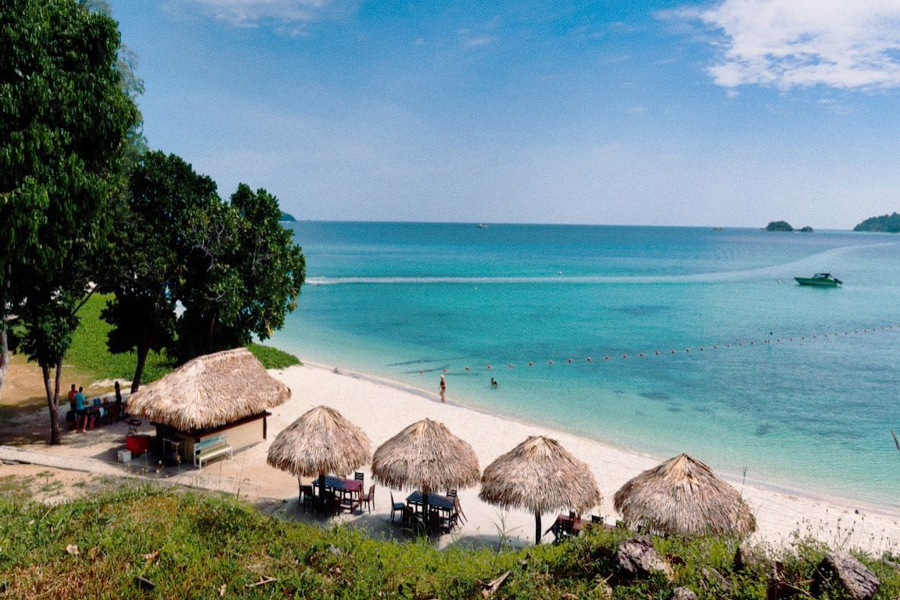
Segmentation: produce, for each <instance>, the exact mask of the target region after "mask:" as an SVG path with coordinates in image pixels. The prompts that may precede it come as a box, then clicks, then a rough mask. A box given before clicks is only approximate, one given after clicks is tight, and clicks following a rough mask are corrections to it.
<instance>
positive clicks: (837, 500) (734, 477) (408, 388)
mask: <svg viewBox="0 0 900 600" xmlns="http://www.w3.org/2000/svg"><path fill="white" fill-rule="evenodd" d="M301 362H302V364H303V366H306V367H309V368H312V369H319V370H323V371H329V372H331V373H332V374H336V375H341V376H345V377H351V378H353V379H358V380H361V381H365V382H368V383H372V384H374V385H378V386H383V387H386V388H389V389H392V390H396V391H398V392H403V393H408V394H411V395H414V396H418V397H419V398H421V399H423V400H426V401H429V402H433V403H436V404H441V402H440V396H439V395H438V394H437V393H433V392H429V391H427V390H424V389H422V388H417V387H415V386H413V385H409V384H407V383H403V382H402V381H397V380H393V379H389V378H386V377H382V376H380V375H374V374H371V373H365V372H363V371H357V370H354V369H347V368H342V367H338V366H337V365H329V364H326V363H322V362H319V361H314V360H307V359H301ZM444 404H446V405H448V406H455V407H458V408H460V409H463V410H468V411H472V412H474V413H478V414H481V415H485V416H490V417H493V418H496V419H500V420H503V421H509V422H512V423H517V424H518V425H521V426H523V427H533V428H543V429H546V430H547V431H549V432H550V435H551V436H555V435H560V434H562V435H566V436H571V437H575V438H579V439H581V440H583V441H584V442H585V443H588V444H598V445H601V446H604V447H606V448H608V449H609V450H612V451H616V452H622V453H625V454H630V455H633V456H634V457H636V458H640V459H647V460H653V461H656V464H659V463H662V462H663V461H665V460H667V459H669V458H671V457H669V456H661V455H657V454H654V453H652V452H643V451H641V450H638V449H635V448H631V447H628V446H625V445H622V444H616V443H614V442H610V441H607V440H601V439H597V438H593V437H588V436H585V435H582V434H580V433H576V432H571V431H566V430H564V429H557V428H555V427H545V426H543V425H540V424H537V423H533V422H531V421H528V420H524V419H517V418H515V417H512V416H509V415H505V414H501V413H497V412H492V411H490V410H487V409H485V408H482V407H480V406H474V405H471V404H467V403H464V402H454V401H453V399H452V397H450V396H448V397H447V402H446V403H444ZM510 449H511V448H510ZM695 458H698V459H699V460H701V461H703V457H695ZM703 462H706V461H703ZM485 466H487V465H482V468H484V467H485ZM710 467H712V468H713V471H714V472H715V473H716V475H717V476H718V477H720V478H721V479H724V480H725V481H727V482H728V483H729V484H731V485H732V486H734V487H735V488H736V489H737V490H738V491H740V490H741V488H742V487H744V486H750V487H753V488H758V489H760V490H763V491H766V492H772V493H777V494H782V495H785V496H795V497H798V498H802V499H806V500H809V501H812V502H818V503H828V504H833V505H835V506H837V507H842V508H847V509H855V510H859V509H865V510H866V511H868V512H872V513H878V514H881V515H883V516H886V517H900V505H898V506H896V507H892V506H889V505H883V504H878V503H876V502H869V501H865V500H857V499H855V498H847V497H843V496H837V495H829V494H826V493H822V492H819V491H817V490H809V489H804V488H800V487H797V488H793V487H788V486H784V485H779V484H775V483H771V482H769V481H766V480H763V479H757V478H752V477H746V476H743V475H740V474H737V473H731V472H728V471H722V470H719V469H717V468H715V466H713V465H710ZM635 475H637V473H635Z"/></svg>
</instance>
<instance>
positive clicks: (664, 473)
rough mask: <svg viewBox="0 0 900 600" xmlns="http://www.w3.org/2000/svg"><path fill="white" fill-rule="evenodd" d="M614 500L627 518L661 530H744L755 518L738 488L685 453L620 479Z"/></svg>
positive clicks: (750, 527)
mask: <svg viewBox="0 0 900 600" xmlns="http://www.w3.org/2000/svg"><path fill="white" fill-rule="evenodd" d="M615 506H616V510H617V511H619V513H620V514H621V515H622V517H623V518H624V519H625V520H626V521H628V522H630V523H633V524H636V525H638V526H639V527H644V528H646V529H649V530H651V531H657V532H660V533H666V534H679V535H683V536H688V537H691V536H698V535H730V534H733V533H737V534H740V535H747V534H749V533H752V532H753V531H754V530H755V529H756V518H755V517H754V516H753V513H752V512H750V507H748V506H747V503H746V502H744V501H743V499H742V498H741V495H740V494H739V493H738V492H737V490H736V489H734V488H733V487H732V486H730V485H729V484H727V483H725V482H724V481H722V480H721V479H719V478H718V477H716V476H715V474H713V472H712V469H710V468H709V467H708V466H707V465H705V464H703V463H702V462H700V461H699V460H695V459H693V458H691V457H690V456H688V455H687V454H681V455H679V456H676V457H674V458H670V459H669V460H667V461H666V462H664V463H662V464H661V465H659V466H657V467H654V468H652V469H649V470H647V471H644V472H643V473H641V474H640V475H638V476H637V477H635V478H634V479H632V480H631V481H629V482H628V483H626V484H625V485H623V486H622V488H621V489H620V490H619V491H618V492H616V496H615Z"/></svg>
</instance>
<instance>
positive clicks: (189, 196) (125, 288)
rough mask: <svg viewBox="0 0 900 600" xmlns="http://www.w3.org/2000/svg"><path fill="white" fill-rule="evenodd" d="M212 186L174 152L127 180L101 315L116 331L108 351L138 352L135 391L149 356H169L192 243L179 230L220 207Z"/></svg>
mask: <svg viewBox="0 0 900 600" xmlns="http://www.w3.org/2000/svg"><path fill="white" fill-rule="evenodd" d="M220 204H221V200H220V199H219V196H218V195H217V194H216V184H215V183H214V182H213V181H212V179H210V178H209V177H206V176H203V175H198V174H197V173H195V172H194V170H193V169H192V168H191V165H189V164H187V163H186V162H184V161H183V160H182V159H181V158H179V157H177V156H175V155H169V156H166V155H165V154H164V153H162V152H148V153H147V154H145V155H144V156H143V157H141V159H140V160H139V162H138V164H137V165H136V166H135V168H134V169H133V170H132V173H131V176H130V179H129V193H128V194H127V198H126V202H124V203H123V205H122V207H121V208H122V212H121V213H120V214H119V216H118V222H119V227H117V228H116V229H114V230H113V232H112V238H113V240H114V242H113V243H114V244H115V246H116V251H115V253H113V254H112V257H111V259H110V261H109V267H108V268H109V270H110V272H111V281H112V284H111V289H112V291H113V292H115V298H114V299H113V300H112V301H110V303H109V304H108V305H107V307H106V308H105V309H104V310H103V312H102V314H101V316H102V317H103V319H104V320H106V321H107V322H108V323H110V324H111V325H112V326H113V328H112V329H111V330H110V332H109V337H108V345H109V350H110V352H113V353H120V352H130V351H132V350H134V351H136V353H137V366H136V369H135V374H134V377H133V378H132V384H131V391H132V392H136V391H137V390H138V388H139V386H140V382H141V377H142V374H143V370H144V364H145V362H146V359H147V354H148V353H149V351H150V350H155V351H157V352H159V351H161V350H163V349H169V350H172V351H173V353H174V339H175V338H174V332H175V324H176V314H175V308H176V303H177V300H178V293H179V292H180V290H181V287H182V280H183V279H184V277H185V273H186V270H187V261H186V257H187V255H188V253H189V251H190V248H191V243H190V242H189V241H188V239H187V238H186V237H185V236H184V235H183V233H182V232H184V231H187V230H188V229H189V222H190V220H191V215H192V214H194V213H195V212H199V213H201V214H202V213H205V212H208V211H210V210H212V209H213V208H214V207H215V206H217V205H220Z"/></svg>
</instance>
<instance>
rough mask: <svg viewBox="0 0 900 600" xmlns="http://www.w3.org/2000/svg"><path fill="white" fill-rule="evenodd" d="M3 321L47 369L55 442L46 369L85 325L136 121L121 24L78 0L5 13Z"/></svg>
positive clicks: (10, 6)
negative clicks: (11, 319)
mask: <svg viewBox="0 0 900 600" xmlns="http://www.w3.org/2000/svg"><path fill="white" fill-rule="evenodd" d="M0 29H2V32H0V324H2V326H4V327H5V326H6V315H7V311H12V312H15V313H16V314H17V315H18V316H19V318H20V321H21V322H22V329H23V331H24V334H23V337H22V342H23V344H24V347H25V350H26V352H27V353H28V355H29V356H30V357H31V359H32V360H37V361H38V362H39V363H40V365H41V368H42V371H43V374H44V379H45V384H46V386H47V401H48V404H49V406H50V422H51V438H50V439H51V443H55V442H58V440H59V424H58V415H57V411H56V405H57V403H58V400H59V399H58V396H57V395H56V393H55V392H51V390H50V385H49V368H51V367H53V366H55V365H58V364H59V362H60V359H61V358H62V355H63V353H64V352H65V350H66V348H67V347H68V344H69V342H70V340H71V336H72V332H73V330H74V329H75V327H76V326H77V318H76V317H75V312H76V310H77V307H78V306H79V304H80V302H81V298H83V297H84V295H85V293H86V289H87V283H88V281H89V279H90V275H91V264H92V261H93V260H94V259H95V258H96V257H97V256H99V255H101V254H102V253H103V252H104V250H105V248H104V243H103V242H104V239H105V236H104V233H105V232H106V231H107V230H108V228H109V226H110V221H109V215H110V213H111V211H110V210H108V207H109V205H110V203H111V202H114V201H115V199H116V198H117V197H118V193H119V191H120V190H121V188H122V184H123V178H122V174H123V169H124V165H125V161H126V154H127V150H128V147H129V131H130V130H132V129H133V128H134V127H135V126H136V124H137V123H138V122H139V113H138V110H137V107H136V106H135V104H134V102H133V100H132V99H131V98H130V97H129V95H128V94H127V93H126V92H125V91H124V90H123V86H122V78H121V74H120V73H119V71H118V70H117V69H116V68H115V67H116V61H117V51H118V47H119V32H118V30H117V27H116V23H115V21H113V20H112V19H110V18H109V17H106V16H104V15H101V14H97V13H92V12H90V11H87V10H85V9H84V8H82V7H81V6H79V5H78V4H77V3H75V2H73V1H72V0H8V1H6V2H3V3H2V4H0Z"/></svg>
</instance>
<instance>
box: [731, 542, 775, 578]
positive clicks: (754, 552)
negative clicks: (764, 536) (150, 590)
mask: <svg viewBox="0 0 900 600" xmlns="http://www.w3.org/2000/svg"><path fill="white" fill-rule="evenodd" d="M774 568H775V564H774V563H773V562H772V561H771V560H769V559H768V558H767V557H766V555H765V554H764V553H763V552H761V551H760V550H759V549H757V548H754V547H753V546H751V545H750V544H746V543H745V544H741V545H740V546H739V547H738V549H737V550H736V551H735V553H734V570H735V571H750V572H752V573H757V574H760V575H762V574H765V573H771V572H772V570H773V569H774Z"/></svg>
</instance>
